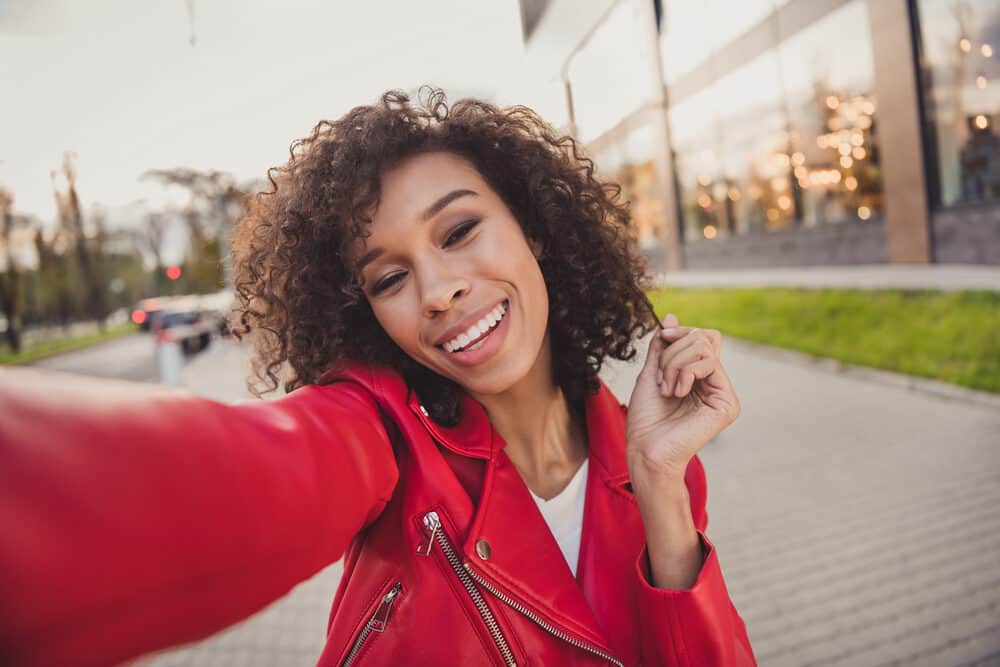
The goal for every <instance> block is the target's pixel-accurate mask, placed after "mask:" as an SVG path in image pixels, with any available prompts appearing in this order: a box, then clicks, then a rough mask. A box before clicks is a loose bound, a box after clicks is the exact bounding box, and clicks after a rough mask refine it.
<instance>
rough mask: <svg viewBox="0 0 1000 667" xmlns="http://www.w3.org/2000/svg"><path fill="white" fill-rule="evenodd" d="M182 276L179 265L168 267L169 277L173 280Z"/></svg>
mask: <svg viewBox="0 0 1000 667" xmlns="http://www.w3.org/2000/svg"><path fill="white" fill-rule="evenodd" d="M180 277H181V267H179V266H168V267H167V278H170V279H171V280H180Z"/></svg>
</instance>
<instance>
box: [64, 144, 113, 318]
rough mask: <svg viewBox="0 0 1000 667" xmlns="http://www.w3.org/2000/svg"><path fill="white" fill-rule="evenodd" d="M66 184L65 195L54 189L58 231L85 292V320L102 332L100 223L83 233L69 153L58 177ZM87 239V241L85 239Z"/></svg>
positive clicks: (104, 311) (103, 287)
mask: <svg viewBox="0 0 1000 667" xmlns="http://www.w3.org/2000/svg"><path fill="white" fill-rule="evenodd" d="M60 175H61V176H62V177H63V178H65V180H66V191H65V192H59V189H58V187H57V188H56V189H55V197H56V206H57V209H58V211H59V224H60V227H61V228H62V229H63V230H65V231H66V233H67V235H68V237H69V239H70V241H71V243H72V246H73V250H74V253H75V257H76V262H77V265H78V266H79V269H80V273H81V277H82V278H83V283H84V290H85V297H84V303H85V310H86V314H87V317H90V318H93V319H95V320H97V324H98V327H99V328H100V329H101V330H103V329H104V319H105V318H106V317H107V316H108V307H107V293H106V284H107V280H106V279H105V278H106V277H105V275H104V271H103V269H102V267H101V264H100V262H99V258H100V255H101V242H102V240H103V221H102V220H101V219H100V218H99V217H98V218H97V219H96V220H95V221H94V227H95V232H94V233H93V234H90V235H88V234H87V230H85V229H84V220H83V213H82V211H81V209H80V198H79V196H78V195H77V192H76V170H75V169H74V167H73V162H72V157H71V154H70V153H66V155H65V156H64V159H63V166H62V172H61V174H60ZM88 236H89V237H90V238H88Z"/></svg>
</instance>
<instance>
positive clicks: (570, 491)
mask: <svg viewBox="0 0 1000 667" xmlns="http://www.w3.org/2000/svg"><path fill="white" fill-rule="evenodd" d="M528 491H529V492H531V489H528ZM586 495H587V461H586V460H584V462H583V465H581V466H580V469H579V470H577V471H576V474H575V475H573V479H571V480H570V482H569V484H567V485H566V488H565V489H563V490H562V491H561V492H559V495H557V496H555V497H554V498H552V499H551V500H542V499H541V498H539V497H538V496H536V495H535V494H534V493H531V497H532V498H534V499H535V504H536V505H538V509H539V510H540V511H541V513H542V517H543V518H544V519H545V523H547V524H548V525H549V530H551V531H552V535H554V536H555V538H556V542H558V543H559V549H560V550H561V551H562V553H563V556H565V558H566V562H567V563H568V564H569V569H570V570H571V571H572V572H573V576H574V577H575V576H576V564H577V561H578V559H579V557H580V535H581V533H582V531H583V500H584V498H585V497H586Z"/></svg>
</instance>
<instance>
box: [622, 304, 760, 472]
mask: <svg viewBox="0 0 1000 667" xmlns="http://www.w3.org/2000/svg"><path fill="white" fill-rule="evenodd" d="M663 325H664V327H665V329H658V330H657V331H656V332H654V334H653V340H652V341H651V342H650V344H649V352H648V354H647V357H646V363H645V365H644V366H643V368H642V370H641V371H640V372H639V377H638V378H637V379H636V383H635V389H633V390H632V397H631V399H630V400H629V407H628V422H627V426H626V437H627V443H628V445H627V449H626V454H627V457H628V466H629V471H630V472H631V474H632V479H633V481H637V478H638V477H644V478H647V479H648V478H649V477H650V476H653V477H655V478H658V479H662V480H671V479H672V480H676V481H683V479H684V471H685V470H686V469H687V464H688V462H689V461H690V460H691V458H692V457H693V456H694V455H695V454H696V453H698V450H700V449H701V448H702V447H703V446H704V445H705V443H707V442H708V441H710V440H711V439H712V438H714V437H715V436H716V435H718V434H719V433H720V432H722V430H723V429H725V428H726V427H727V426H729V425H730V424H732V423H733V422H734V421H735V420H736V418H737V417H738V416H739V414H740V401H739V399H738V398H737V397H736V392H735V391H734V390H733V385H732V383H731V382H730V380H729V376H728V375H727V374H726V371H725V370H724V369H723V368H722V361H721V359H720V352H721V348H722V335H721V334H720V333H719V332H718V331H716V330H714V329H698V328H692V327H682V326H680V322H678V320H677V317H676V316H674V315H673V314H668V315H667V316H666V317H665V318H664V319H663Z"/></svg>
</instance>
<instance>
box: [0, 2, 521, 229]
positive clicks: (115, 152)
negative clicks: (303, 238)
mask: <svg viewBox="0 0 1000 667" xmlns="http://www.w3.org/2000/svg"><path fill="white" fill-rule="evenodd" d="M189 5H192V6H193V27H194V32H195V35H196V38H197V42H196V44H195V45H194V46H192V45H191V44H190V41H189V40H190V35H191V26H192V20H191V17H190V15H189V11H188V7H189ZM526 76H527V72H526V70H525V67H524V65H523V55H522V45H521V33H520V18H519V14H518V8H517V1H516V0H420V1H419V2H413V1H410V0H398V1H395V2H392V1H389V0H314V1H312V2H307V1H305V0H294V1H291V0H283V1H282V2H276V1H275V0H158V1H156V2H146V1H142V2H136V1H135V0H86V1H84V0H0V91H2V93H0V96H2V98H3V104H2V106H0V109H2V110H0V118H2V122H0V185H2V186H4V187H7V188H9V189H10V190H12V191H13V192H14V195H15V209H16V210H18V211H20V212H22V213H31V214H35V215H38V216H39V217H41V218H42V219H43V220H51V219H53V218H54V216H55V204H54V201H53V196H52V185H51V180H50V172H51V171H52V170H53V169H56V168H58V166H59V165H60V164H61V162H62V155H63V152H64V151H66V150H71V151H73V152H74V153H75V154H76V156H77V157H76V165H77V170H78V173H79V177H78V190H79V192H80V196H81V199H82V200H83V203H84V206H85V208H89V207H90V206H92V205H94V204H100V205H102V206H104V207H107V208H111V209H113V210H114V209H118V210H119V211H124V210H125V209H122V207H123V206H125V205H127V204H128V203H129V202H134V201H135V200H137V199H145V200H146V204H145V205H143V206H150V207H157V206H160V205H162V204H164V203H166V202H167V200H168V195H166V194H165V193H164V192H163V188H162V187H161V186H158V185H155V184H153V183H149V182H144V181H139V180H138V179H139V176H140V175H141V174H142V173H143V172H144V171H146V170H147V169H156V168H170V167H175V166H188V167H194V168H200V169H219V170H225V171H229V172H231V173H232V174H234V175H235V176H236V177H237V178H239V179H241V180H242V179H248V178H262V177H263V176H264V174H265V172H266V170H267V168H268V167H270V166H273V165H276V164H280V163H283V162H284V161H285V160H286V158H287V150H288V146H289V144H290V143H291V142H292V141H293V140H294V139H296V138H299V137H301V136H304V135H306V134H307V133H308V132H309V130H310V129H311V128H312V126H313V125H314V124H315V123H316V121H318V120H319V119H321V118H335V117H337V116H339V115H341V114H342V113H344V112H345V111H347V110H348V109H350V108H351V107H353V106H355V105H358V104H368V103H370V102H372V101H374V100H375V98H376V97H377V96H378V95H379V94H380V93H381V92H383V91H384V90H386V89H389V88H403V89H411V90H412V89H413V88H415V87H416V86H418V85H419V84H421V83H433V84H435V85H439V86H441V87H443V88H444V89H445V90H446V91H447V92H448V93H449V96H450V97H451V98H452V99H455V98H457V97H460V96H464V95H476V96H481V97H486V98H493V99H497V100H498V101H500V102H501V103H505V104H507V103H515V102H524V101H525V100H521V99H518V98H517V92H516V91H517V89H518V86H519V85H520V82H521V81H523V80H524V78H525V77H526ZM141 207H142V206H135V207H133V208H141ZM113 217H118V216H113Z"/></svg>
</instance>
